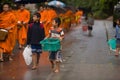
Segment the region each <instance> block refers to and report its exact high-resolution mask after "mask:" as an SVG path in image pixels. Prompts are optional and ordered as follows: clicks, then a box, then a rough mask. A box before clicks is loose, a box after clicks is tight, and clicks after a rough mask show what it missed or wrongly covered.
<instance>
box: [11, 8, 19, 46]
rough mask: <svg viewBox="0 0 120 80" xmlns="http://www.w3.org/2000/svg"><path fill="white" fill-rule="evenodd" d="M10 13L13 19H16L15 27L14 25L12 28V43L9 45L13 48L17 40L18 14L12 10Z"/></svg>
mask: <svg viewBox="0 0 120 80" xmlns="http://www.w3.org/2000/svg"><path fill="white" fill-rule="evenodd" d="M11 12H12V13H13V14H14V16H15V19H16V25H15V27H14V28H15V29H14V36H13V38H14V42H13V43H11V45H12V46H15V45H16V40H17V21H18V13H17V10H12V11H11Z"/></svg>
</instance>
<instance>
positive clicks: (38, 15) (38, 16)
mask: <svg viewBox="0 0 120 80" xmlns="http://www.w3.org/2000/svg"><path fill="white" fill-rule="evenodd" d="M33 15H36V16H37V18H41V15H40V13H38V12H36V13H34V14H33Z"/></svg>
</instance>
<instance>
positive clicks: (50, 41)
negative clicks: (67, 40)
mask: <svg viewBox="0 0 120 80" xmlns="http://www.w3.org/2000/svg"><path fill="white" fill-rule="evenodd" d="M40 44H41V45H42V50H43V51H57V50H60V40H59V39H56V38H47V39H44V40H42V41H41V42H40Z"/></svg>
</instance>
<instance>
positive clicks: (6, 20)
mask: <svg viewBox="0 0 120 80" xmlns="http://www.w3.org/2000/svg"><path fill="white" fill-rule="evenodd" d="M15 25H16V18H15V16H14V14H13V13H12V12H10V11H9V12H2V13H1V14H0V28H3V29H6V28H9V27H12V29H10V30H9V31H8V36H7V39H6V40H5V41H0V50H2V52H4V53H9V54H11V53H12V50H13V48H14V46H13V45H12V44H15V43H14V42H15V39H14V38H13V36H15V33H14V31H15Z"/></svg>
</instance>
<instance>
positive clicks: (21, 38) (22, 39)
mask: <svg viewBox="0 0 120 80" xmlns="http://www.w3.org/2000/svg"><path fill="white" fill-rule="evenodd" d="M29 20H30V12H29V11H28V10H26V9H24V10H22V11H21V10H18V21H20V22H25V23H26V25H22V27H21V28H20V29H18V42H19V44H20V45H24V44H25V43H26V39H27V30H28V22H29Z"/></svg>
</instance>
